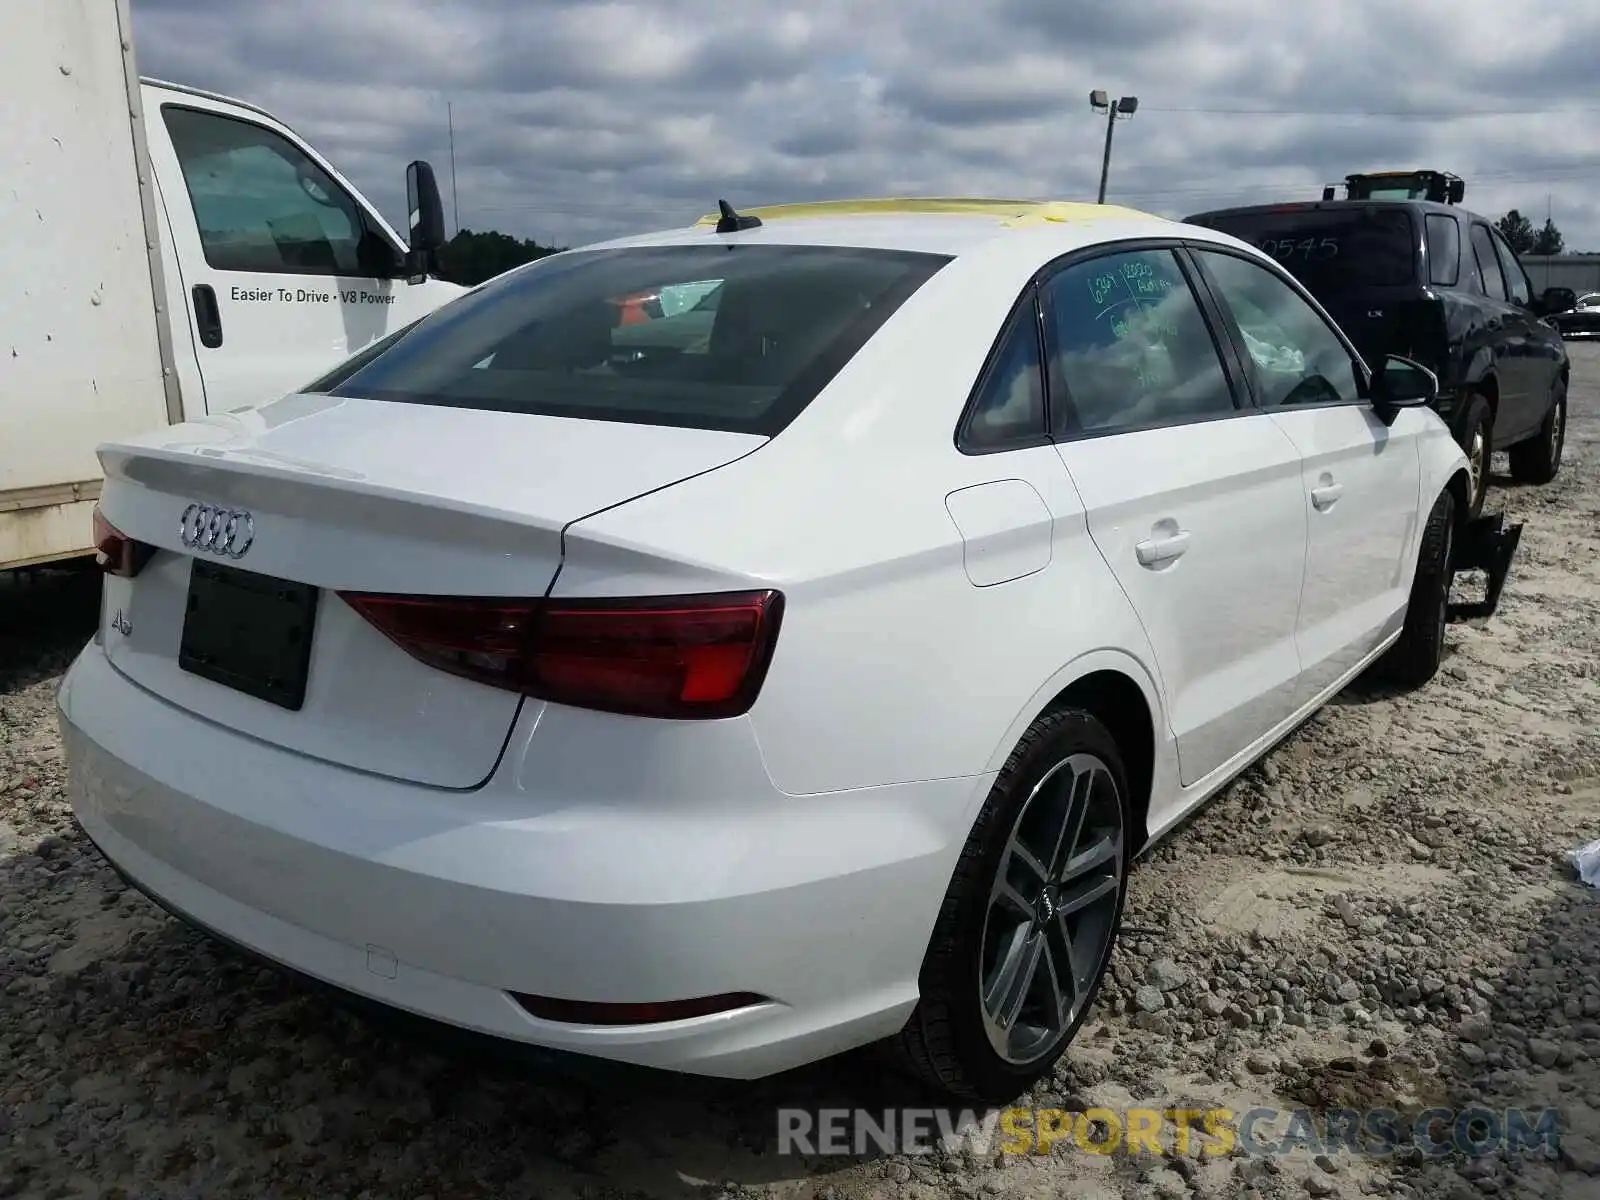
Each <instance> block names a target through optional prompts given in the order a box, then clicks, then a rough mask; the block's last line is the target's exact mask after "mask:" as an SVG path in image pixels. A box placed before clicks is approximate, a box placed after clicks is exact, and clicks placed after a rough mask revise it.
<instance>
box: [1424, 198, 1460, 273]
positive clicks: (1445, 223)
mask: <svg viewBox="0 0 1600 1200" xmlns="http://www.w3.org/2000/svg"><path fill="white" fill-rule="evenodd" d="M1427 225H1428V282H1429V283H1432V284H1435V285H1437V286H1439V287H1455V286H1456V284H1458V283H1460V282H1461V226H1459V225H1457V224H1456V219H1455V218H1454V217H1451V216H1446V215H1445V214H1444V213H1429V214H1428V222H1427Z"/></svg>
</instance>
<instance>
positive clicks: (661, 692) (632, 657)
mask: <svg viewBox="0 0 1600 1200" xmlns="http://www.w3.org/2000/svg"><path fill="white" fill-rule="evenodd" d="M340 596H341V597H342V598H343V600H344V602H345V603H346V604H348V605H350V607H351V608H353V609H355V611H356V612H357V613H359V614H360V615H361V616H362V617H364V618H365V619H366V620H367V621H369V622H371V623H372V624H373V625H374V626H376V627H377V628H378V629H379V630H380V631H381V632H382V633H383V634H384V635H385V636H387V637H388V638H389V639H390V640H391V641H393V642H394V643H395V644H396V645H398V646H399V647H400V648H401V649H403V650H405V651H406V653H408V654H410V655H411V656H412V657H414V658H417V659H419V660H421V661H422V662H425V663H428V664H429V665H431V666H434V667H438V668H439V669H440V670H443V671H449V672H451V673H452V674H455V675H461V676H463V677H465V678H467V679H475V680H477V681H479V682H480V683H487V684H490V685H492V686H494V687H501V688H507V689H509V690H512V691H517V692H522V693H524V694H525V695H529V696H535V697H538V698H539V699H541V700H550V701H554V702H555V703H558V704H570V705H572V706H574V707H577V708H592V709H599V710H601V711H604V712H615V713H630V714H633V715H637V716H651V717H672V718H678V719H705V718H711V717H735V716H738V715H740V714H741V713H744V712H747V711H748V710H749V708H750V706H751V705H752V704H754V703H755V699H756V695H757V694H758V693H759V692H760V690H761V684H762V681H763V680H764V679H765V678H766V673H767V665H768V663H769V662H770V661H771V659H772V649H773V646H774V644H775V643H776V641H777V636H778V624H779V621H780V619H781V617H782V615H783V595H782V593H780V592H774V591H764V592H732V593H722V594H717V595H704V596H664V597H651V598H648V599H638V600H634V599H628V600H610V599H607V600H548V601H546V600H502V599H493V598H489V599H480V598H475V597H449V596H392V595H374V594H372V593H362V592H341V593H340Z"/></svg>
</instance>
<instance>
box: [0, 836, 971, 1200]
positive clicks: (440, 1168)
mask: <svg viewBox="0 0 1600 1200" xmlns="http://www.w3.org/2000/svg"><path fill="white" fill-rule="evenodd" d="M7 894H9V895H10V897H11V899H10V900H6V899H5V898H4V897H5V896H6V895H7ZM908 1105H909V1106H918V1107H932V1106H933V1102H932V1101H931V1099H930V1098H929V1097H927V1095H926V1094H925V1093H924V1092H923V1091H922V1090H921V1089H920V1088H918V1087H917V1086H916V1085H914V1084H913V1083H911V1082H910V1081H909V1080H907V1079H905V1078H904V1077H903V1076H901V1075H899V1074H898V1073H897V1072H896V1071H894V1070H892V1069H891V1068H890V1066H889V1064H888V1063H887V1062H886V1061H885V1060H884V1058H883V1056H882V1054H881V1053H880V1052H878V1051H876V1050H874V1049H868V1050H864V1051H858V1052H855V1053H853V1054H849V1055H845V1056H842V1057H839V1058H836V1059H833V1060H830V1061H827V1062H823V1063H820V1064H816V1065H813V1066H811V1067H808V1068H804V1069H802V1070H798V1071H792V1072H789V1073H787V1074H784V1075H781V1076H777V1077H774V1078H771V1079H767V1080H763V1081H759V1082H755V1083H744V1082H729V1081H717V1080H708V1079H697V1078H692V1077H686V1076H678V1075H672V1074H666V1073H657V1072H651V1071H646V1070H642V1069H634V1068H628V1067H622V1066H616V1065H609V1064H603V1063H599V1062H596V1061H593V1060H585V1059H581V1058H564V1057H559V1058H558V1057H555V1056H546V1055H543V1054H541V1053H539V1052H537V1051H526V1050H522V1049H521V1048H519V1047H515V1046H511V1045H508V1044H506V1043H504V1042H500V1041H496V1040H492V1039H486V1038H478V1037H476V1036H474V1035H470V1034H465V1033H458V1032H456V1031H453V1030H449V1029H446V1028H443V1027H440V1026H437V1025H433V1024H429V1023H424V1022H421V1021H418V1020H416V1019H414V1018H409V1017H407V1016H405V1015H403V1014H399V1013H395V1012H392V1011H391V1010H387V1009H383V1008H381V1007H379V1006H375V1005H369V1004H366V1003H363V1002H361V1001H359V1000H356V999H354V998H352V997H348V996H345V995H344V994H342V993H337V992H334V991H333V990H332V989H329V988H326V987H324V986H323V985H320V984H317V983H315V982H314V981H310V980H306V979H303V978H301V977H298V976H293V975H289V974H286V973H284V972H282V971H280V970H278V969H276V968H271V967H268V966H265V965H263V964H262V963H261V962H260V961H259V960H256V959H254V958H253V957H250V956H248V955H247V954H245V953H242V952H240V951H238V950H236V949H235V948H233V947H231V946H228V945H225V944H222V943H219V942H217V941H215V940H213V939H211V938H210V937H208V936H206V935H205V934H203V933H201V932H198V931H196V930H193V929H191V928H190V927H188V926H187V925H184V924H182V923H181V922H179V921H178V920H176V919H174V918H172V917H171V916H169V915H168V914H167V913H166V912H164V911H163V910H162V909H160V908H158V907H157V906H156V905H154V904H153V903H152V902H151V901H149V900H148V899H147V898H146V897H145V896H143V895H142V894H141V893H139V892H138V891H137V890H135V889H132V888H128V887H126V886H125V885H124V883H123V881H122V880H121V879H120V878H119V877H118V876H117V875H116V873H115V872H114V871H113V870H112V869H111V868H110V867H109V866H108V865H107V864H106V862H105V860H104V859H103V858H102V857H101V856H100V854H99V852H98V851H97V850H96V849H95V847H94V846H93V845H92V843H90V842H89V840H88V839H87V838H86V837H85V836H84V835H83V834H82V833H81V831H79V830H78V829H77V828H76V827H73V826H70V825H69V826H67V827H66V828H64V829H62V830H60V831H59V832H58V833H53V834H51V835H49V836H47V837H45V838H44V839H43V840H42V841H40V842H39V843H37V844H36V845H35V846H34V847H33V848H32V849H31V850H25V851H23V852H20V853H15V854H13V855H11V856H9V857H7V858H4V859H0V1144H3V1143H4V1142H5V1141H7V1140H10V1141H11V1145H10V1146H9V1147H8V1149H7V1153H6V1154H5V1155H0V1196H5V1195H11V1194H14V1193H17V1192H23V1193H29V1192H31V1191H32V1190H33V1189H35V1188H39V1189H41V1191H48V1189H49V1187H50V1186H54V1185H56V1184H58V1183H59V1182H60V1181H62V1180H64V1179H66V1178H68V1177H69V1176H71V1175H78V1176H81V1177H86V1178H90V1179H94V1180H96V1181H99V1182H100V1183H101V1184H102V1186H108V1185H110V1184H111V1183H113V1182H115V1183H116V1184H117V1185H118V1186H122V1187H123V1188H124V1189H125V1191H126V1193H127V1194H128V1195H134V1194H140V1193H143V1192H145V1191H146V1190H147V1189H149V1188H151V1187H155V1186H159V1187H181V1188H186V1189H190V1190H191V1191H194V1192H197V1193H198V1194H203V1195H205V1196H207V1197H211V1196H216V1195H226V1194H236V1195H259V1194H275V1195H277V1194H282V1195H289V1194H302V1189H306V1188H308V1189H310V1191H309V1192H306V1193H305V1194H311V1193H313V1192H314V1193H315V1194H318V1195H349V1196H355V1195H358V1194H360V1193H362V1192H364V1191H365V1192H370V1193H371V1194H372V1195H373V1196H401V1195H404V1196H423V1195H430V1196H435V1197H450V1198H451V1200H470V1198H472V1197H479V1196H482V1197H495V1198H496V1200H499V1198H502V1197H516V1196H530V1197H531V1196H545V1197H549V1196H561V1195H570V1196H584V1197H589V1196H599V1195H601V1194H602V1192H601V1191H596V1189H597V1188H603V1194H604V1195H606V1196H623V1195H641V1196H672V1195H682V1196H691V1195H695V1196H698V1195H703V1194H705V1193H706V1192H707V1189H710V1188H715V1187H723V1188H724V1189H725V1188H726V1187H727V1186H729V1185H732V1186H740V1185H743V1186H748V1187H762V1186H764V1185H767V1184H773V1183H782V1182H786V1181H790V1182H795V1181H802V1180H805V1179H807V1178H808V1177H809V1176H812V1175H815V1174H819V1173H822V1172H829V1171H834V1170H837V1169H838V1168H840V1167H843V1166H845V1165H847V1164H846V1162H845V1161H844V1160H842V1159H829V1158H826V1157H822V1156H802V1155H798V1154H780V1153H778V1149H779V1110H780V1109H783V1108H799V1109H804V1110H806V1111H808V1112H810V1113H812V1114H815V1113H817V1112H818V1111H819V1110H822V1109H830V1108H834V1109H843V1108H862V1109H866V1110H868V1111H870V1112H873V1113H880V1112H882V1110H884V1109H886V1108H893V1107H900V1106H908ZM958 1116H959V1114H952V1117H958ZM866 1149H867V1151H868V1152H867V1153H866V1154H864V1155H860V1156H854V1157H852V1158H851V1160H850V1162H851V1163H854V1164H861V1163H866V1162H871V1161H872V1160H873V1158H875V1157H879V1156H880V1155H879V1154H878V1152H876V1150H875V1149H874V1148H873V1147H871V1146H870V1145H869V1146H868V1147H866ZM63 1155H65V1156H66V1157H65V1158H63V1157H62V1156H63ZM68 1162H71V1163H74V1164H75V1167H74V1168H73V1169H72V1170H66V1169H65V1164H66V1163H68ZM52 1194H54V1193H52ZM62 1194H65V1193H62Z"/></svg>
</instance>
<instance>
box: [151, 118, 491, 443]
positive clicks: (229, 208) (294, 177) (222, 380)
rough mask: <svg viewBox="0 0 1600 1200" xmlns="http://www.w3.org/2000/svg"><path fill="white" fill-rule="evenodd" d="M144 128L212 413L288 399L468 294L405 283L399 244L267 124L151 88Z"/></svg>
mask: <svg viewBox="0 0 1600 1200" xmlns="http://www.w3.org/2000/svg"><path fill="white" fill-rule="evenodd" d="M145 114H146V118H145V119H146V124H147V128H148V132H149V143H150V155H151V160H152V163H153V165H154V168H155V172H156V175H157V178H158V180H159V181H160V184H161V194H162V197H163V200H164V202H165V208H166V215H167V220H168V233H169V234H170V237H171V241H172V248H173V251H174V258H175V259H176V263H177V267H178V272H179V274H180V276H181V292H180V293H179V295H180V296H181V298H182V301H183V307H184V310H185V311H186V312H187V314H188V323H189V327H190V332H191V334H192V339H191V340H192V344H193V354H194V356H195V361H196V363H197V366H198V373H199V376H200V379H201V380H202V382H203V388H204V395H205V409H206V411H209V412H226V411H228V410H230V409H235V408H240V407H244V406H246V405H253V404H259V403H262V402H264V401H267V400H270V399H272V398H274V397H276V396H279V395H282V394H284V393H285V392H290V391H293V390H295V389H297V388H299V387H301V386H303V385H304V384H306V383H309V382H310V381H311V380H313V379H315V378H316V377H317V376H319V375H321V374H322V373H323V372H325V371H327V370H328V369H329V368H331V367H332V366H334V365H335V364H337V363H338V362H340V361H342V360H343V359H344V358H346V357H348V356H349V355H351V354H354V353H355V352H356V351H358V350H360V349H362V348H363V347H364V346H367V345H368V344H370V343H372V342H374V341H376V340H377V339H378V338H380V337H383V336H384V335H385V334H387V333H390V332H392V331H394V330H395V329H398V328H400V327H401V326H403V325H406V324H409V323H410V322H411V321H413V320H415V319H416V318H417V317H420V316H422V315H424V314H426V313H428V312H430V311H432V310H433V309H435V308H437V307H438V306H439V305H441V304H443V303H445V302H446V301H448V300H450V299H452V298H453V297H454V296H456V295H459V294H460V293H461V291H462V290H463V289H461V288H459V287H457V286H455V285H454V284H449V283H445V282H443V281H442V280H436V279H428V280H425V281H424V282H421V283H416V284H413V283H409V282H407V279H406V276H407V274H408V271H407V267H406V262H405V254H404V250H403V248H402V244H401V242H400V239H399V238H398V237H396V236H395V234H394V231H393V230H392V229H390V228H389V226H388V225H387V224H386V223H385V222H384V221H383V219H382V218H381V217H379V216H378V215H377V213H376V212H375V211H374V210H373V209H372V207H371V206H370V205H369V204H368V203H367V202H366V200H365V198H364V197H362V196H361V195H360V194H359V193H358V192H356V191H355V189H354V188H352V187H350V186H349V184H348V183H347V182H346V181H345V180H344V179H343V178H341V177H340V176H339V175H338V174H337V173H336V172H335V171H334V170H333V168H332V167H331V166H329V165H328V164H327V163H326V162H325V161H324V160H322V159H321V158H320V157H319V156H318V155H317V154H316V153H315V152H314V151H313V150H312V149H311V148H310V147H309V146H307V145H306V144H305V143H304V142H303V141H301V140H300V139H299V138H297V137H295V136H294V134H293V133H291V132H290V131H289V130H288V129H287V128H285V127H284V126H282V125H280V124H278V123H277V122H275V121H273V120H272V119H271V118H270V117H267V116H266V115H265V114H263V113H259V112H256V111H254V110H250V109H246V108H243V107H241V106H238V105H232V104H227V103H224V102H221V101H215V100H213V99H211V98H210V97H207V96H201V95H195V94H190V93H187V92H181V91H174V90H170V89H164V88H155V87H148V88H147V89H146V91H145ZM179 336H180V340H181V333H180V335H179Z"/></svg>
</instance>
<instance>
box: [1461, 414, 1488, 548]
mask: <svg viewBox="0 0 1600 1200" xmlns="http://www.w3.org/2000/svg"><path fill="white" fill-rule="evenodd" d="M1460 443H1461V450H1462V452H1463V453H1464V454H1466V456H1467V479H1468V489H1469V490H1468V493H1467V514H1466V515H1467V519H1468V520H1471V519H1472V518H1473V517H1476V516H1477V515H1478V514H1479V513H1481V512H1482V511H1483V501H1484V497H1486V496H1487V495H1488V494H1489V461H1490V459H1491V458H1492V457H1493V456H1494V413H1493V412H1492V411H1491V410H1490V408H1489V402H1488V401H1487V400H1485V399H1484V398H1483V397H1482V396H1481V395H1479V394H1478V393H1477V392H1469V393H1467V406H1466V410H1465V412H1463V414H1462V417H1461V437H1460Z"/></svg>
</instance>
